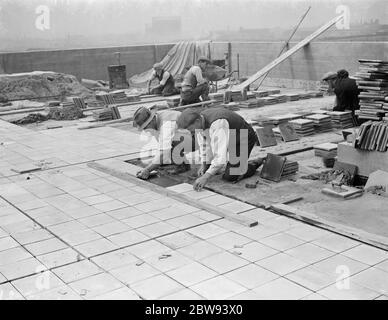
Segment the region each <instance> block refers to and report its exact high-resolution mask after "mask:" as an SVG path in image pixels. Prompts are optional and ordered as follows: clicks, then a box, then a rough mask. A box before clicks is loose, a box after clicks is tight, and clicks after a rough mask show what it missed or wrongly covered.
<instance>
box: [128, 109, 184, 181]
mask: <svg viewBox="0 0 388 320" xmlns="http://www.w3.org/2000/svg"><path fill="white" fill-rule="evenodd" d="M180 114H181V113H180V112H179V111H174V110H161V111H156V110H154V109H148V108H145V107H140V108H139V109H137V110H136V112H135V114H134V116H133V125H134V127H137V128H138V130H139V131H146V132H149V133H150V134H151V135H152V136H153V137H154V138H155V139H156V141H158V149H157V152H156V154H155V156H154V158H153V160H152V162H151V163H150V164H149V165H148V166H147V167H145V168H144V169H143V170H141V171H139V172H138V173H137V177H138V178H140V179H143V180H146V179H148V178H149V177H150V173H151V172H152V171H153V170H156V169H158V168H159V167H160V166H162V165H167V164H176V165H177V167H176V173H180V172H184V171H187V170H189V169H190V165H189V164H187V163H186V162H187V160H186V159H185V158H184V154H183V150H181V151H179V159H178V160H177V159H174V156H173V155H172V152H173V149H174V148H175V147H177V146H178V145H179V144H180V142H181V141H182V139H181V140H180V141H177V140H175V139H176V131H177V124H176V121H177V119H178V117H179V116H180ZM174 137H175V139H174Z"/></svg>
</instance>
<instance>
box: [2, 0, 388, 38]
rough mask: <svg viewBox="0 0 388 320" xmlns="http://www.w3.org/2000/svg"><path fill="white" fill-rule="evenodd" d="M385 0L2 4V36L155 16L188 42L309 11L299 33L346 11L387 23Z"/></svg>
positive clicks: (81, 31) (111, 25)
mask: <svg viewBox="0 0 388 320" xmlns="http://www.w3.org/2000/svg"><path fill="white" fill-rule="evenodd" d="M387 3H388V1H387V0H348V1H346V0H343V1H339V0H338V1H337V0H271V1H269V0H0V35H1V36H3V37H4V36H5V35H8V36H10V37H16V38H30V37H34V38H53V39H54V38H61V37H66V36H68V35H84V36H85V35H86V36H87V35H103V34H124V33H137V34H142V33H144V32H145V29H146V25H149V24H150V23H151V20H152V17H156V16H180V17H182V29H183V32H184V34H187V35H188V36H191V37H195V36H202V35H203V34H206V32H209V31H210V30H225V29H227V28H230V29H231V30H236V29H238V28H240V27H243V28H271V27H282V28H289V27H292V26H294V25H295V24H296V22H297V21H298V20H299V18H300V16H301V15H302V14H303V12H304V11H305V10H306V9H307V7H308V6H309V5H310V6H311V7H312V8H311V10H310V13H309V15H308V17H307V18H306V19H305V21H304V23H303V27H313V26H319V25H321V24H323V23H325V22H326V21H328V20H329V19H331V18H333V17H335V16H336V12H335V10H336V7H337V6H338V5H340V4H345V5H348V6H349V9H350V17H351V22H355V21H358V20H360V19H364V20H369V19H371V18H373V19H380V22H381V23H388V5H387ZM40 5H45V6H46V7H47V8H48V9H49V16H50V21H49V28H48V29H46V30H39V29H38V28H36V20H37V18H38V17H39V14H37V13H36V11H35V10H37V8H38V7H39V6H40Z"/></svg>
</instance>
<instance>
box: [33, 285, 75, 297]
mask: <svg viewBox="0 0 388 320" xmlns="http://www.w3.org/2000/svg"><path fill="white" fill-rule="evenodd" d="M27 300H82V299H81V297H80V296H79V295H78V294H76V293H75V292H74V290H73V289H71V288H70V287H69V286H61V287H57V288H54V289H51V290H47V291H43V292H38V293H36V294H32V295H29V296H28V297H27Z"/></svg>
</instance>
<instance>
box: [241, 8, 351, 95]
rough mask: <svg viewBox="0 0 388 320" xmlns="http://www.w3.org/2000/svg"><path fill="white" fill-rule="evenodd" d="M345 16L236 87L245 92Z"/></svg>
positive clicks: (311, 35)
mask: <svg viewBox="0 0 388 320" xmlns="http://www.w3.org/2000/svg"><path fill="white" fill-rule="evenodd" d="M343 17H344V16H343V15H340V16H338V17H335V18H334V19H332V20H330V21H329V22H328V23H326V24H325V25H323V26H322V27H320V28H319V29H318V30H316V31H315V32H313V33H312V34H310V35H309V36H308V37H306V38H305V39H303V40H302V41H301V42H299V43H298V44H296V45H295V46H293V47H292V48H291V49H290V50H288V51H286V52H285V53H283V54H282V55H281V56H280V57H278V58H276V59H275V60H273V61H272V62H271V63H269V64H268V65H266V66H265V67H264V68H262V69H261V70H259V71H258V72H256V73H255V74H254V75H252V76H250V77H249V78H248V79H247V80H246V81H244V82H242V83H240V84H239V85H237V86H236V88H237V89H238V90H244V89H245V88H246V87H248V86H249V85H250V84H252V83H253V82H255V81H256V80H257V79H259V78H261V77H262V76H263V75H265V74H266V73H267V72H269V71H271V70H272V69H273V68H275V67H276V66H277V65H278V64H280V63H281V62H283V61H284V60H286V59H287V58H289V57H290V56H291V55H293V54H294V53H295V52H297V51H298V50H300V49H302V48H303V47H304V46H305V45H307V44H308V43H309V42H311V41H312V40H314V39H315V38H316V37H318V36H319V35H320V34H322V33H323V32H325V31H326V30H327V29H329V28H330V27H331V26H333V25H334V24H336V23H337V22H338V21H340V20H341V19H343Z"/></svg>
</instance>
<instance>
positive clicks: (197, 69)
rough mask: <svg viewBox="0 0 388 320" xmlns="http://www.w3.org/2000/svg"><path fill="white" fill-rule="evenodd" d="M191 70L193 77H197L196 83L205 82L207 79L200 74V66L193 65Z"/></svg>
mask: <svg viewBox="0 0 388 320" xmlns="http://www.w3.org/2000/svg"><path fill="white" fill-rule="evenodd" d="M192 71H193V74H194V75H195V77H196V78H197V85H200V84H203V83H207V80H206V79H205V78H204V77H203V75H202V70H201V68H200V67H198V66H194V67H193V68H192Z"/></svg>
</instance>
